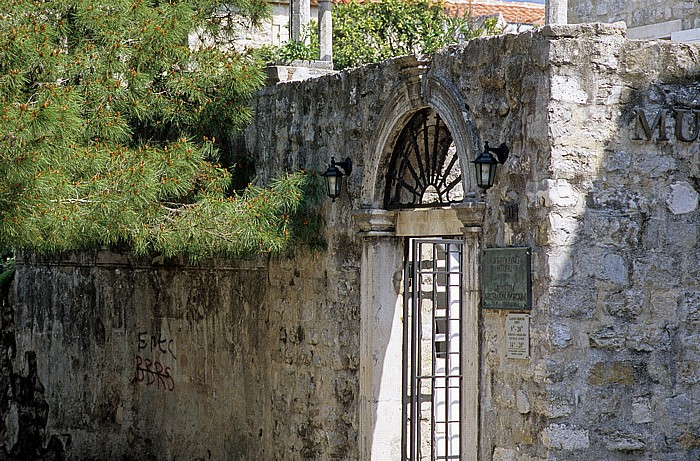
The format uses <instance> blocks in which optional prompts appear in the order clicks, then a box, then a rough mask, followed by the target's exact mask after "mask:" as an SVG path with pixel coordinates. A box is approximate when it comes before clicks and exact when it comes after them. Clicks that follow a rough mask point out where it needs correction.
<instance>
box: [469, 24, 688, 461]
mask: <svg viewBox="0 0 700 461" xmlns="http://www.w3.org/2000/svg"><path fill="white" fill-rule="evenodd" d="M552 31H553V32H555V33H556V39H555V40H553V41H552V42H551V43H550V47H549V58H548V61H549V73H550V76H549V91H550V100H549V102H548V109H547V111H548V115H547V116H548V125H549V126H548V133H547V136H548V138H549V143H550V147H549V148H548V150H547V152H543V153H542V154H544V155H542V156H540V157H539V158H538V159H537V160H538V163H535V161H534V160H535V156H534V155H533V156H532V162H531V164H530V165H531V166H535V165H536V168H534V169H531V170H530V172H529V175H530V179H529V180H527V181H525V182H524V183H523V179H524V178H525V177H526V175H527V173H526V171H523V173H524V174H517V172H509V173H510V174H508V175H505V176H501V181H500V182H499V183H498V185H497V186H496V187H495V188H494V189H493V190H492V191H490V192H489V200H488V202H487V203H492V204H494V205H492V207H493V208H494V209H495V208H496V207H495V204H496V203H498V202H499V201H502V200H504V199H506V198H507V197H508V194H514V195H516V196H517V197H518V198H517V200H518V201H519V202H520V212H521V214H522V215H523V216H522V218H521V220H522V222H521V223H519V224H518V225H508V224H503V223H502V221H503V219H502V217H501V216H499V215H498V214H494V215H492V216H489V217H487V222H486V223H485V233H484V234H485V241H486V246H489V247H490V246H498V247H500V246H510V245H520V244H522V243H525V244H527V245H529V246H532V247H533V253H534V255H533V290H534V293H533V296H534V300H535V303H534V308H533V311H532V332H531V335H532V336H531V347H532V358H531V360H530V361H518V360H508V359H505V358H504V354H503V352H502V350H503V349H502V344H503V336H502V331H503V320H502V317H503V314H500V313H492V312H486V313H485V315H484V335H485V345H484V360H485V367H484V372H485V374H484V376H483V378H484V381H485V387H484V389H483V391H485V394H486V395H487V396H488V398H487V399H486V400H485V401H482V404H483V405H484V406H485V415H484V416H485V419H486V421H487V422H488V421H489V420H491V421H493V423H494V424H493V425H491V426H490V427H498V428H499V430H496V431H494V434H495V435H493V436H487V437H485V440H486V443H488V440H489V438H490V439H491V440H492V443H491V444H490V447H487V448H489V449H493V452H492V454H493V459H494V460H498V461H505V460H531V459H548V460H550V459H551V460H554V459H577V460H591V461H593V460H601V459H605V460H628V459H635V460H638V459H655V460H662V459H663V460H682V459H683V460H687V459H697V458H698V456H700V443H699V442H698V441H699V440H700V438H698V435H700V405H699V403H700V400H699V399H700V394H699V392H700V385H699V384H700V354H698V350H697V344H696V343H697V338H698V326H700V323H698V315H697V311H698V294H697V292H698V288H700V285H698V277H697V275H698V274H697V265H698V254H700V252H699V251H698V250H699V247H698V231H697V229H698V224H699V223H700V222H699V220H700V214H699V211H698V181H697V178H698V167H699V164H698V151H699V149H698V144H697V141H696V139H695V137H696V136H697V128H698V126H697V124H696V122H695V121H694V119H693V118H692V114H693V113H692V112H688V113H685V115H686V118H685V122H684V125H683V130H684V131H683V132H682V135H681V138H684V139H686V140H687V141H683V140H681V139H680V138H678V136H677V131H676V130H677V126H676V121H677V120H678V117H679V116H680V114H681V113H680V112H673V111H672V110H670V109H672V108H673V109H687V110H688V111H690V110H693V109H697V107H698V103H697V98H698V94H699V92H698V87H697V85H696V84H695V81H696V79H697V76H698V74H699V73H700V66H698V64H697V60H696V59H695V56H696V54H697V52H698V49H697V48H696V47H692V46H688V45H679V44H672V43H661V42H636V41H628V40H625V38H624V32H623V31H624V29H617V30H616V28H615V27H602V26H596V25H591V26H579V27H572V26H565V27H557V28H552ZM593 31H595V39H591V37H590V36H589V33H590V32H593ZM545 33H547V31H545ZM639 110H642V111H643V112H644V113H645V114H646V115H645V117H646V118H648V119H649V124H650V125H649V126H650V128H649V130H650V131H651V130H652V127H653V126H654V124H653V120H654V118H655V116H656V115H657V114H658V113H659V111H664V112H663V114H665V115H666V119H665V120H664V121H662V122H661V123H665V124H666V125H667V126H666V128H665V132H664V133H665V136H663V135H662V134H661V132H659V125H656V128H654V129H653V133H651V136H647V133H646V132H645V131H644V128H643V126H642V123H641V121H639V115H638V114H639V112H638V111H639ZM666 111H668V112H666ZM688 114H691V116H690V117H688ZM659 137H661V138H662V139H661V140H660V139H659ZM663 138H667V140H663ZM691 138H692V141H690V139H691ZM515 168H516V169H517V165H516V166H515ZM514 173H515V174H514ZM535 178H536V180H535V181H533V179H535ZM496 197H498V198H499V200H496V201H494V200H493V199H495V198H496ZM528 216H529V217H530V219H531V220H528ZM538 223H539V224H538ZM521 226H523V227H521ZM538 281H541V282H540V283H538ZM488 451H489V450H488V449H487V450H485V452H484V453H483V456H484V459H489V456H490V453H489V452H488Z"/></svg>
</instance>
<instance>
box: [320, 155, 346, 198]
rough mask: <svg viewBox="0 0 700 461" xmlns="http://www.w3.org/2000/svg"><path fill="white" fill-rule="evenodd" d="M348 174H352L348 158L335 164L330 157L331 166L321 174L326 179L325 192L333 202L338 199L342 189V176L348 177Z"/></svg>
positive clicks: (333, 159)
mask: <svg viewBox="0 0 700 461" xmlns="http://www.w3.org/2000/svg"><path fill="white" fill-rule="evenodd" d="M350 173H352V160H350V157H348V158H346V159H345V160H344V161H342V162H338V163H336V162H335V158H333V157H331V164H330V166H329V167H328V169H327V170H326V172H325V173H323V177H324V178H325V179H326V192H327V194H328V196H329V197H330V198H332V199H333V201H334V202H335V199H337V198H338V197H340V192H341V190H342V189H343V176H349V175H350Z"/></svg>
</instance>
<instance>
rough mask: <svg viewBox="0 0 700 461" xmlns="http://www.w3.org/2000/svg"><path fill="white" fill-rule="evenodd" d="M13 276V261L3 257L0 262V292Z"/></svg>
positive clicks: (8, 257) (10, 258)
mask: <svg viewBox="0 0 700 461" xmlns="http://www.w3.org/2000/svg"><path fill="white" fill-rule="evenodd" d="M14 276H15V260H14V258H12V257H10V256H5V257H4V258H2V260H0V290H2V289H4V288H5V287H6V286H7V285H9V283H10V282H12V279H13V278H14Z"/></svg>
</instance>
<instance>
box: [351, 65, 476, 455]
mask: <svg viewBox="0 0 700 461" xmlns="http://www.w3.org/2000/svg"><path fill="white" fill-rule="evenodd" d="M401 77H402V78H401V81H400V82H399V83H398V84H397V85H396V86H395V87H394V89H393V91H392V94H391V96H392V97H391V98H389V100H391V101H394V102H395V103H394V104H392V105H387V106H386V107H385V108H384V109H383V111H382V113H381V117H380V123H379V125H378V127H377V129H376V136H375V139H376V140H377V142H376V143H375V145H374V150H372V151H371V152H369V156H368V159H367V161H366V162H365V167H364V175H363V183H362V191H361V198H362V208H361V209H360V210H357V211H355V212H354V213H353V218H354V220H355V225H356V230H357V232H358V236H359V237H361V240H362V262H361V295H360V327H361V328H360V331H361V333H360V369H359V381H360V383H359V386H360V393H359V394H360V402H359V413H360V415H359V435H358V439H359V440H358V442H359V453H360V459H362V460H366V461H394V460H395V461H400V460H401V435H402V431H403V428H402V427H401V420H402V412H403V402H402V393H403V389H402V384H403V383H402V370H403V319H402V315H403V287H402V285H403V269H404V261H403V259H404V243H405V241H406V238H407V237H443V236H461V237H462V239H463V241H464V246H463V258H464V260H463V262H462V263H463V268H464V276H463V277H464V280H463V287H464V293H463V299H464V302H465V306H464V320H463V321H464V324H463V327H464V330H463V331H464V342H463V347H464V350H465V351H475V352H476V353H469V352H467V353H465V354H464V362H463V374H464V381H463V389H464V395H463V398H464V414H463V418H462V420H463V421H464V423H463V424H464V425H465V428H464V437H465V440H464V442H463V446H464V447H468V449H467V450H466V451H465V453H464V455H465V456H464V459H465V460H466V461H476V460H477V458H478V450H479V366H480V362H481V353H480V339H479V335H480V330H479V321H480V316H479V307H478V306H479V304H478V303H479V279H478V268H479V259H480V251H481V240H482V239H481V235H482V223H483V220H484V210H485V204H484V202H483V201H480V200H478V199H477V197H478V196H479V194H478V192H477V191H475V186H473V185H474V184H475V181H474V180H473V173H472V172H471V168H470V167H469V160H470V159H471V158H474V157H475V156H476V154H477V152H478V151H479V145H480V144H481V143H480V142H479V137H478V134H477V131H476V128H475V125H474V122H473V120H472V117H471V114H470V112H469V108H468V107H467V105H466V104H465V102H464V101H463V100H462V98H461V97H460V96H459V93H458V92H457V91H456V89H455V88H454V86H453V85H451V84H450V83H449V82H447V81H446V80H444V79H442V78H440V77H436V76H432V75H428V72H427V69H426V68H425V67H421V66H420V65H418V66H414V67H410V68H407V69H405V70H404V72H403V73H402V76H401ZM425 107H430V108H432V109H433V110H435V111H436V112H438V114H439V115H440V117H441V118H442V120H443V121H444V122H445V124H446V125H447V127H448V129H449V130H450V132H451V134H452V138H453V141H454V144H455V147H456V151H457V155H458V156H459V164H460V168H461V171H462V181H463V190H464V192H465V200H464V202H462V203H458V204H453V205H452V206H450V207H441V208H427V209H426V208H422V209H412V210H411V209H408V210H385V209H383V208H382V206H383V204H384V191H385V184H384V181H385V179H384V178H385V177H386V169H387V167H388V163H389V158H390V157H391V151H392V149H393V146H394V144H395V142H396V139H397V137H398V136H399V133H400V132H401V130H402V129H403V127H404V125H405V124H406V123H407V121H408V120H409V119H410V117H411V116H412V115H413V114H414V113H415V112H416V111H417V110H420V109H422V108H425Z"/></svg>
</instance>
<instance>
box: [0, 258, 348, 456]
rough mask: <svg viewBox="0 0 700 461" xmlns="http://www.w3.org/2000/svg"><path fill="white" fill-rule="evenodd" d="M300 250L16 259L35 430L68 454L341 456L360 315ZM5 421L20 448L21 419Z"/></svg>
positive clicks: (21, 356) (21, 359) (9, 444)
mask: <svg viewBox="0 0 700 461" xmlns="http://www.w3.org/2000/svg"><path fill="white" fill-rule="evenodd" d="M307 257H308V258H309V263H310V264H308V265H306V266H304V265H303V264H302V263H301V261H303V260H304V257H303V256H302V257H299V258H296V259H294V260H292V259H288V258H280V259H279V260H278V261H276V263H275V264H271V265H270V267H271V269H270V270H268V269H267V264H266V263H265V261H235V262H219V263H212V264H209V265H207V266H205V267H196V266H189V265H183V264H181V263H179V262H177V261H153V262H152V261H135V260H132V259H130V258H129V257H126V256H124V255H121V254H116V253H111V252H107V251H100V252H95V253H85V254H81V255H78V256H74V257H69V258H62V259H40V258H36V257H32V258H30V259H25V260H20V261H19V262H18V268H19V270H18V272H17V280H16V290H17V292H16V298H15V299H16V302H18V303H19V305H20V309H17V310H16V311H15V323H16V328H17V332H18V334H17V338H16V341H17V345H16V347H17V351H18V352H17V358H18V360H17V363H16V365H15V367H16V368H17V369H18V370H22V373H21V375H22V376H27V377H28V382H35V383H36V384H35V385H36V386H39V387H38V389H41V391H42V394H43V395H42V398H43V399H45V401H44V402H43V405H44V407H45V408H46V412H47V413H48V414H47V415H44V419H43V426H40V427H39V428H38V430H39V431H41V433H45V434H46V436H45V438H46V440H48V438H49V437H50V436H54V438H57V441H58V442H60V443H59V444H58V446H59V447H61V449H60V451H61V452H64V453H65V456H66V459H78V460H80V459H90V460H112V459H123V458H124V459H139V460H149V459H151V460H174V459H192V460H209V459H216V460H250V459H285V460H286V459H290V460H294V459H345V458H353V457H354V456H353V453H354V451H353V450H354V447H353V443H352V441H353V440H354V439H355V437H356V436H355V433H354V432H355V431H356V424H357V423H356V418H355V417H354V411H353V409H354V406H355V397H356V394H357V385H356V383H355V381H354V380H353V378H352V377H353V375H354V370H355V369H356V368H357V363H356V362H357V358H356V356H355V355H354V354H353V351H354V350H356V344H354V342H356V339H355V337H356V335H357V328H356V327H354V328H353V323H356V309H355V310H354V309H353V303H352V302H345V303H343V304H342V305H340V304H339V303H338V289H337V288H336V287H335V286H333V285H334V283H335V280H338V278H341V279H342V277H338V274H337V272H336V270H334V269H333V267H332V265H331V264H326V263H324V262H323V261H324V259H323V257H322V256H320V255H318V254H316V255H314V256H307ZM316 264H318V265H316ZM338 271H341V272H344V273H349V277H350V279H351V278H352V272H353V268H352V267H344V268H339V269H338ZM302 273H303V275H301V274H302ZM329 277H333V279H332V280H333V282H330V281H329ZM345 290H346V292H344V295H346V296H347V295H348V294H349V291H352V290H351V289H345ZM25 354H27V355H26V357H27V358H26V359H25ZM32 380H33V381H32ZM27 391H29V389H27ZM40 403H41V402H40ZM4 410H5V411H7V413H5V411H4V413H5V414H9V415H12V414H15V413H16V412H17V405H15V408H14V411H15V413H13V412H12V410H13V408H10V409H4ZM20 410H21V407H20ZM5 424H6V431H7V432H6V434H8V435H7V436H6V437H5V440H4V442H5V449H6V451H7V452H10V453H12V452H15V453H16V452H18V449H17V447H16V445H17V444H18V443H19V442H22V436H23V435H30V432H29V428H28V426H27V424H26V422H25V423H23V421H22V418H19V420H18V419H17V418H12V417H11V416H10V417H9V418H8V417H7V416H6V417H5ZM34 426H36V424H35V425H34ZM31 442H32V444H34V446H36V445H39V444H41V443H44V442H42V439H40V438H38V437H35V438H34V440H31ZM40 448H41V447H37V449H40ZM19 453H22V452H21V451H20V452H19ZM13 459H36V458H34V457H32V456H28V457H27V458H13ZM42 459H44V458H42ZM45 459H48V458H45Z"/></svg>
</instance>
